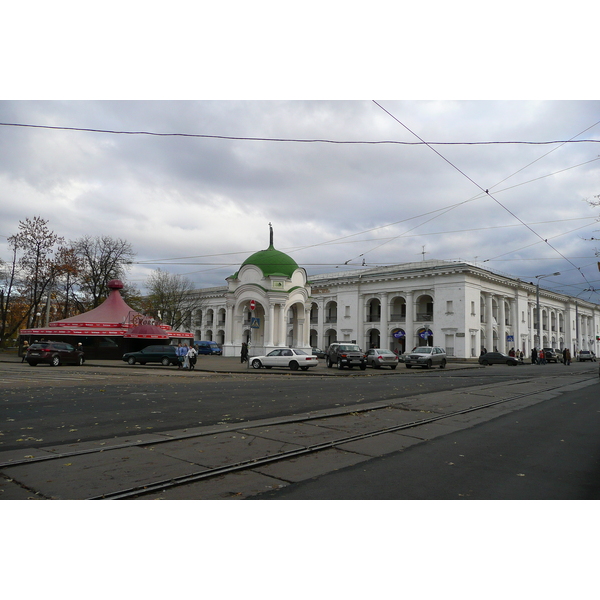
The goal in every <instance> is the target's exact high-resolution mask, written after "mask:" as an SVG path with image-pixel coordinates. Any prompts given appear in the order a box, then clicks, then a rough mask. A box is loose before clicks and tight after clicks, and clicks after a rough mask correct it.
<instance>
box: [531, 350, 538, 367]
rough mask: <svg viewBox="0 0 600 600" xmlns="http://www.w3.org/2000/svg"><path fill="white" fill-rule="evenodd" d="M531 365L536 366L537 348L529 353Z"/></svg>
mask: <svg viewBox="0 0 600 600" xmlns="http://www.w3.org/2000/svg"><path fill="white" fill-rule="evenodd" d="M531 364H532V365H537V364H538V353H537V348H534V349H533V350H532V351H531Z"/></svg>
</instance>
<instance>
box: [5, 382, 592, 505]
mask: <svg viewBox="0 0 600 600" xmlns="http://www.w3.org/2000/svg"><path fill="white" fill-rule="evenodd" d="M552 379H554V380H555V381H554V384H553V385H550V386H544V387H543V389H540V388H537V387H536V389H534V390H531V391H527V392H523V393H518V394H513V395H510V396H506V397H503V398H500V399H495V400H492V401H489V402H484V403H479V404H476V405H472V406H468V407H466V408H461V409H458V410H451V411H449V412H445V413H443V414H435V415H431V416H427V417H424V418H420V419H415V420H413V421H410V422H404V423H401V424H397V425H393V426H389V427H380V428H377V429H374V430H372V431H367V432H362V433H358V434H352V435H346V436H342V437H336V438H335V439H329V440H327V441H321V442H318V443H313V444H306V445H301V444H300V445H301V447H299V448H294V449H292V450H287V451H282V452H276V453H273V454H268V455H263V456H257V457H255V458H251V459H248V460H241V461H237V462H235V461H234V462H231V463H230V464H227V465H222V466H218V467H213V468H206V467H205V468H202V469H201V470H196V471H194V472H191V473H187V474H185V475H181V476H176V477H169V478H163V479H160V480H156V481H152V482H146V483H144V484H140V485H133V486H130V487H123V488H122V489H119V490H116V491H110V492H106V493H102V494H98V495H91V496H88V497H87V499H89V500H100V499H105V500H109V499H114V500H117V499H134V498H139V497H142V496H145V495H148V494H152V493H156V492H163V491H166V490H168V489H170V488H174V487H179V486H185V485H189V484H192V483H197V482H201V481H204V480H208V479H211V478H214V477H218V476H221V475H225V474H229V473H234V472H240V471H244V470H251V469H255V468H257V467H259V466H263V465H268V464H271V463H275V462H280V461H285V460H290V459H293V458H297V457H300V456H305V455H308V454H313V453H318V452H321V451H323V450H327V449H331V448H336V447H338V446H342V445H344V444H348V443H350V442H356V441H360V440H365V439H368V438H373V437H376V436H379V435H383V434H387V433H394V432H400V431H410V430H415V429H417V428H419V427H422V426H424V425H428V424H432V423H435V422H439V421H444V420H448V419H452V418H455V417H457V416H459V415H464V414H468V413H474V412H477V411H484V410H486V409H489V408H492V407H494V406H498V405H502V404H507V403H509V402H514V401H516V400H519V399H523V398H527V397H531V396H535V395H537V394H540V393H541V392H544V393H548V392H554V391H557V390H559V389H561V388H564V387H565V385H573V384H586V383H590V382H597V381H598V379H597V376H596V375H595V374H594V376H593V377H591V376H585V377H582V376H581V375H580V376H579V377H577V378H576V379H571V380H569V382H568V383H567V384H566V382H565V380H564V377H560V378H558V377H557V378H552ZM483 387H487V388H493V387H497V386H483ZM467 393H469V392H467ZM390 408H395V409H399V408H400V409H401V410H411V409H406V408H402V407H401V406H399V405H398V402H396V403H394V402H381V403H377V406H376V407H373V406H372V405H371V406H364V407H356V406H354V407H347V408H346V410H341V409H340V410H337V411H336V412H335V414H334V416H336V417H337V416H347V415H353V414H360V413H368V412H373V411H384V410H387V409H390ZM329 417H331V415H329ZM327 418H328V417H327V416H323V415H322V414H315V415H302V416H295V417H290V418H282V419H278V420H277V425H284V424H302V423H311V422H313V423H315V422H318V421H325V420H326V419H327ZM253 426H254V424H253V423H252V422H247V423H238V424H236V425H235V426H234V427H231V428H227V429H226V430H224V431H227V432H241V431H244V430H245V429H247V428H249V427H253ZM324 426H326V425H324ZM214 433H215V431H214V430H213V431H210V432H202V433H198V432H192V433H189V432H188V433H180V434H177V435H172V436H169V437H165V438H164V439H153V440H151V441H148V440H142V441H129V442H126V443H121V444H114V445H110V446H107V447H94V448H86V449H75V450H73V451H69V452H60V453H54V454H49V455H44V456H37V457H35V458H33V457H32V458H26V459H22V460H11V461H8V462H6V461H5V462H1V463H0V469H2V468H10V467H14V466H18V465H31V464H35V463H40V462H45V461H54V460H64V459H66V458H73V457H77V456H83V455H85V454H94V453H101V452H110V451H112V450H118V449H123V448H130V447H133V446H137V447H155V446H159V445H162V444H168V443H172V442H175V441H180V440H189V439H194V438H201V437H204V436H207V435H212V434H214ZM296 445H298V443H296ZM198 466H200V465H198Z"/></svg>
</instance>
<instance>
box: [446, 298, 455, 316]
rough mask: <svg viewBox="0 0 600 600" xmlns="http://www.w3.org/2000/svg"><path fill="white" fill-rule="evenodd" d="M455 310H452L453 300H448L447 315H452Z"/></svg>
mask: <svg viewBox="0 0 600 600" xmlns="http://www.w3.org/2000/svg"><path fill="white" fill-rule="evenodd" d="M453 312H454V311H453V310H452V300H446V314H447V315H451V314H453Z"/></svg>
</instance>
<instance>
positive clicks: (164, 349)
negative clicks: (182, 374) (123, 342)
mask: <svg viewBox="0 0 600 600" xmlns="http://www.w3.org/2000/svg"><path fill="white" fill-rule="evenodd" d="M123 360H124V361H125V362H126V363H128V364H130V365H135V363H136V362H138V363H140V365H145V364H146V363H150V362H157V363H161V364H162V365H164V366H165V367H168V366H169V365H176V364H179V357H178V356H177V347H176V346H146V347H145V348H144V349H143V350H140V351H139V352H126V353H125V354H123Z"/></svg>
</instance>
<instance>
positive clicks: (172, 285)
mask: <svg viewBox="0 0 600 600" xmlns="http://www.w3.org/2000/svg"><path fill="white" fill-rule="evenodd" d="M146 286H147V288H148V290H149V291H150V294H149V295H148V296H147V298H146V302H147V309H146V310H147V312H150V313H151V314H152V315H153V316H155V317H157V318H158V319H160V320H161V321H163V323H166V324H167V325H169V326H170V327H171V328H172V329H174V330H177V329H179V328H181V327H182V326H184V325H185V324H187V323H188V322H189V320H190V317H191V314H192V304H191V302H190V294H191V292H192V291H193V289H194V285H193V283H192V282H191V281H190V280H189V279H187V278H185V277H183V276H182V275H177V274H173V273H167V272H166V271H162V270H161V269H157V270H156V271H153V272H152V273H151V274H150V276H149V277H148V280H147V281H146Z"/></svg>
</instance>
